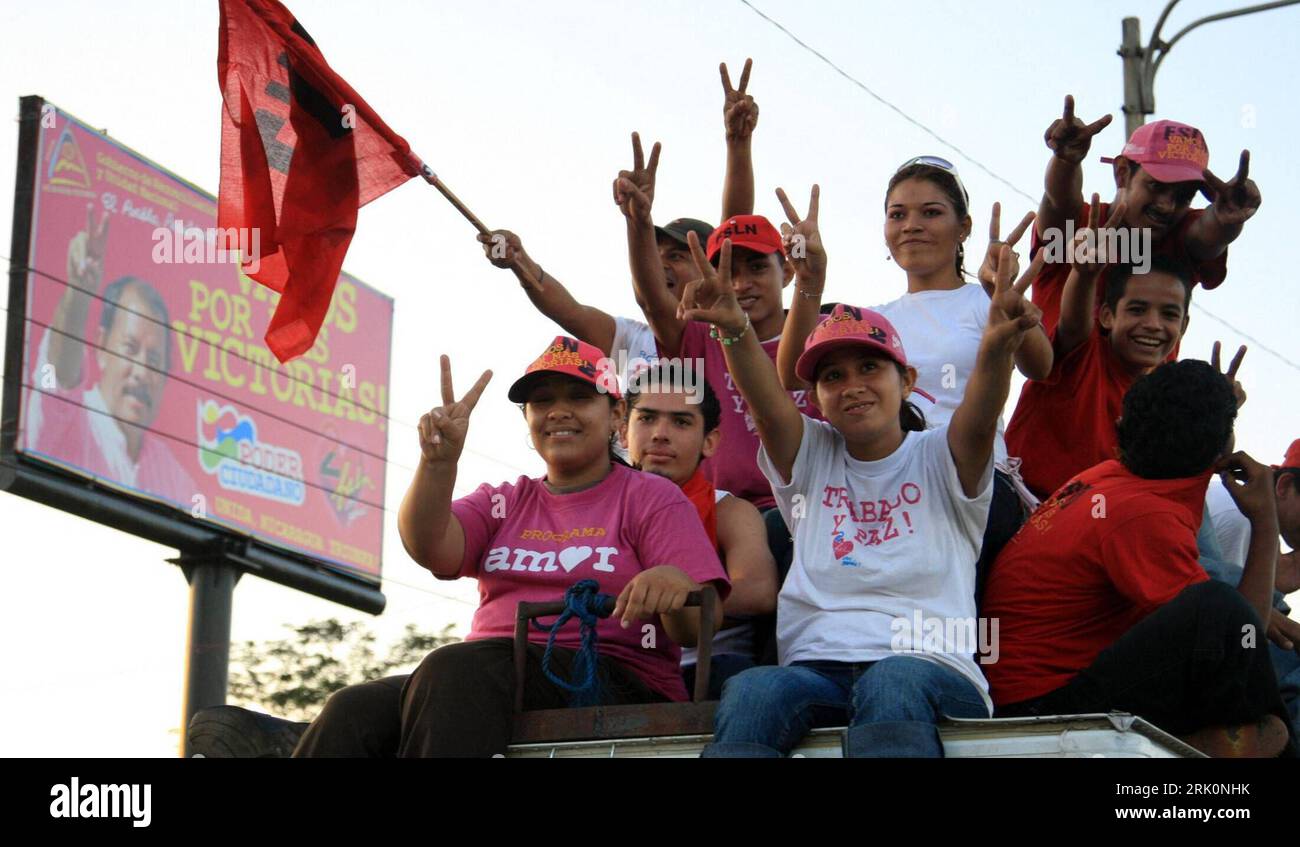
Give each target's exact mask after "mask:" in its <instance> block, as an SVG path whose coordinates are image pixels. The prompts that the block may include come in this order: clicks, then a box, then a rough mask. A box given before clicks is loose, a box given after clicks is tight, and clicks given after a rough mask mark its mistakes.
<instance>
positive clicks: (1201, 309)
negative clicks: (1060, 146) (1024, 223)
mask: <svg viewBox="0 0 1300 847" xmlns="http://www.w3.org/2000/svg"><path fill="white" fill-rule="evenodd" d="M740 3H742V4H743V5H744V6H746V7H747V8H748V9H749V10H750V11H751V12H753V13H754V14H756V15H758V16H759V17H760V18H762V19H763V20H765V21H767V22H768V23H770V24H771V25H772V26H774V27H776V28H777V29H779V30H780V31H781V32H782V33H784V34H785V35H786V37H788V38H789V39H790V40H791V41H793V42H794V43H795V44H798V45H799V46H800V47H802V48H803V49H804V50H807V51H808V52H809V53H811V54H812V55H814V56H816V57H817V58H818V59H820V60H821V61H822V62H824V63H825V64H826V65H828V66H829V67H830V68H831V69H832V70H833V71H835V72H836V73H837V74H839V75H840V76H842V77H844V78H845V79H846V80H848V81H849V82H851V83H852V84H853V85H855V86H857V87H858V88H860V89H862V90H863V91H865V92H866V93H867V94H868V95H870V96H871V97H872V98H873V99H875V100H876V101H878V102H879V103H880V104H881V105H883V106H885V107H886V108H888V109H889V110H890V111H892V112H894V113H896V114H897V115H898V116H899V117H901V118H902V119H903V120H905V121H907V122H908V123H910V124H912V125H913V126H915V127H916V128H917V129H920V130H921V131H922V132H924V133H926V134H927V135H929V136H930V137H931V138H933V139H934V140H936V141H938V142H939V143H940V144H942V145H943V146H945V147H947V148H948V149H949V150H952V151H953V152H954V153H956V154H957V155H958V156H961V157H962V158H963V159H965V160H966V161H968V162H970V163H971V164H972V165H974V166H975V167H977V168H979V169H980V170H981V171H983V172H984V173H986V174H988V175H989V176H990V177H992V178H993V179H995V180H997V181H998V182H1000V183H1002V184H1003V185H1005V186H1006V187H1008V188H1010V189H1011V190H1012V191H1014V192H1015V193H1017V194H1019V195H1020V196H1021V197H1024V198H1025V199H1026V200H1028V201H1029V202H1030V203H1037V202H1038V198H1036V197H1033V196H1031V195H1030V194H1029V193H1028V192H1026V191H1023V190H1021V188H1020V187H1019V186H1017V185H1015V184H1014V183H1012V182H1011V181H1010V180H1008V179H1006V178H1005V177H1003V176H1001V175H1000V174H998V173H995V172H994V171H993V170H992V169H991V168H989V167H988V166H986V165H985V164H984V163H983V162H981V161H979V160H978V159H976V158H974V157H973V156H971V155H970V154H969V153H967V152H966V151H965V150H962V149H961V148H960V147H958V146H957V145H956V144H954V143H953V142H951V141H949V140H948V139H946V138H944V137H943V136H942V135H940V134H939V133H937V132H935V131H934V130H932V129H930V127H928V126H926V125H925V124H924V123H922V122H921V121H919V120H917V119H916V118H914V117H912V116H911V115H909V114H908V113H907V112H904V111H903V110H902V109H901V108H899V107H898V106H896V105H894V104H893V103H891V102H890V101H889V100H886V99H885V98H884V97H882V96H881V95H879V94H877V93H876V92H874V91H872V90H871V89H870V88H869V87H867V85H866V84H865V83H863V82H862V81H861V80H859V79H858V78H857V77H855V76H853V75H852V74H850V73H849V72H848V71H846V70H844V69H843V68H841V67H840V66H839V65H837V64H835V63H834V62H832V61H831V60H830V59H828V58H827V57H826V56H825V55H824V54H823V53H822V52H821V51H819V50H817V49H816V48H814V47H813V46H812V45H810V44H808V43H807V42H805V41H803V40H802V39H801V38H799V37H798V36H797V35H795V34H794V33H793V32H791V31H790V30H788V29H786V28H785V27H784V26H783V25H782V24H781V23H780V22H779V21H777V20H774V19H773V18H771V17H769V16H768V15H766V14H764V13H763V11H762V10H760V9H758V8H757V7H755V6H754V4H753V3H751V2H749V0H740ZM1192 307H1193V308H1194V309H1196V310H1197V311H1198V312H1202V313H1203V314H1205V315H1206V316H1208V317H1210V318H1212V319H1213V320H1215V321H1217V322H1219V323H1221V324H1223V325H1224V326H1226V327H1227V328H1228V329H1230V330H1232V331H1233V332H1235V333H1236V334H1237V335H1239V336H1241V337H1242V338H1244V339H1245V340H1247V341H1249V342H1250V343H1251V344H1252V345H1254V346H1255V347H1257V348H1259V349H1260V350H1263V351H1264V352H1265V353H1268V354H1269V355H1270V356H1273V357H1274V358H1275V359H1277V360H1279V361H1280V362H1282V363H1283V364H1285V365H1289V366H1291V367H1292V368H1294V369H1295V370H1297V371H1300V365H1298V364H1296V363H1295V362H1293V361H1291V360H1290V359H1288V358H1287V357H1286V356H1284V355H1282V354H1281V353H1279V352H1278V351H1276V350H1274V349H1273V348H1271V347H1269V346H1268V345H1267V344H1265V343H1264V342H1262V341H1260V340H1259V339H1257V338H1255V337H1254V336H1253V335H1251V334H1250V333H1248V332H1245V331H1243V330H1241V329H1238V328H1237V327H1235V326H1233V325H1232V324H1231V323H1229V322H1228V321H1226V320H1224V319H1223V318H1221V317H1219V316H1218V315H1216V314H1214V313H1213V312H1211V311H1210V310H1209V309H1207V308H1205V307H1204V306H1202V305H1201V304H1200V303H1197V302H1195V301H1193V303H1192Z"/></svg>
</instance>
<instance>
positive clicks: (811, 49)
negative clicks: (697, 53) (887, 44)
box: [740, 0, 1038, 203]
mask: <svg viewBox="0 0 1300 847" xmlns="http://www.w3.org/2000/svg"><path fill="white" fill-rule="evenodd" d="M740 2H741V3H743V4H744V5H745V6H747V7H749V10H750V11H751V12H753V13H754V14H756V15H758V16H759V17H760V18H762V19H763V20H765V21H767V22H768V23H770V24H771V25H772V26H774V27H776V28H777V29H779V30H781V32H783V33H785V35H786V36H787V37H788V38H789V39H790V40H791V41H793V42H794V43H795V44H798V45H799V46H800V47H802V48H803V49H805V50H807V51H808V52H809V53H811V54H813V55H814V56H816V57H817V58H818V59H821V60H822V61H823V62H825V63H826V64H827V65H828V66H830V68H831V70H833V71H835V72H836V73H837V74H839V75H840V76H842V77H844V78H845V79H847V80H848V81H849V82H851V83H853V84H854V85H856V86H857V87H858V88H860V89H862V90H863V91H865V92H866V93H867V94H868V95H870V96H871V97H872V98H873V99H875V100H876V101H877V102H879V103H880V104H881V105H882V106H885V107H886V108H888V109H890V110H891V111H893V112H895V113H896V114H897V115H898V116H899V117H900V118H902V119H903V120H905V121H907V122H908V123H910V124H911V125H912V126H914V127H916V128H917V129H919V130H921V131H922V132H924V133H925V134H927V135H929V136H930V137H931V138H933V139H934V140H935V141H938V142H939V143H940V144H942V145H943V146H945V147H947V148H948V149H950V150H952V151H953V152H954V153H956V154H957V155H958V156H961V157H962V158H963V159H965V160H966V161H968V162H970V163H971V164H972V165H974V166H975V167H977V168H979V169H980V170H982V171H983V172H984V173H986V174H988V175H989V176H990V177H992V178H993V179H995V180H997V181H998V182H1000V183H1002V184H1003V185H1005V186H1006V187H1007V188H1010V189H1011V190H1012V191H1014V192H1016V193H1017V194H1019V195H1020V196H1021V197H1024V198H1025V199H1026V200H1028V201H1029V202H1030V203H1037V202H1038V198H1036V197H1032V196H1030V195H1029V194H1028V193H1026V192H1024V191H1022V190H1020V188H1019V187H1017V186H1016V185H1015V184H1013V183H1012V182H1010V181H1008V180H1006V179H1004V178H1003V177H1002V176H1000V175H998V174H996V173H994V172H993V171H992V170H991V169H989V168H988V167H986V166H985V165H984V163H983V162H980V161H979V160H977V159H975V158H974V157H973V156H971V155H970V154H969V153H967V152H966V151H965V150H962V149H961V148H960V147H958V146H957V145H956V144H953V143H952V142H951V141H949V140H948V139H946V138H944V137H943V136H942V135H940V134H939V133H937V132H935V131H934V130H932V129H930V128H929V127H928V126H926V125H925V124H923V123H921V122H920V121H918V120H917V119H916V118H914V117H912V116H911V115H909V114H908V113H907V112H904V111H903V110H902V109H900V108H899V107H897V106H895V105H894V104H893V103H891V102H889V101H888V100H886V99H885V98H884V97H881V96H880V95H879V94H877V93H876V92H874V91H872V90H871V89H870V88H868V87H867V85H866V84H865V83H863V82H862V81H860V80H859V79H857V77H855V76H853V75H852V74H850V73H849V72H848V71H846V70H844V69H843V68H841V67H840V66H839V65H837V64H835V63H834V62H832V61H831V60H830V59H828V58H826V56H825V55H823V54H822V53H821V51H819V50H817V49H816V48H814V47H813V46H811V45H810V44H807V43H806V42H804V41H803V40H802V39H800V38H799V36H797V35H795V34H794V33H793V32H791V31H790V30H788V29H786V28H785V27H784V26H782V25H781V24H780V22H778V21H776V20H773V19H772V18H770V17H768V16H767V15H765V14H764V13H763V12H762V11H761V10H759V9H758V8H756V7H755V6H754V4H753V3H750V2H749V0H740Z"/></svg>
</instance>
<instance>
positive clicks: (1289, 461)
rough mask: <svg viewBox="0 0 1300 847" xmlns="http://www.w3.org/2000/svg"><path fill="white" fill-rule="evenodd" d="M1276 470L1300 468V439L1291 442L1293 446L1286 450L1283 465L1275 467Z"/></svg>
mask: <svg viewBox="0 0 1300 847" xmlns="http://www.w3.org/2000/svg"><path fill="white" fill-rule="evenodd" d="M1273 467H1274V468H1300V438H1297V439H1296V440H1295V441H1292V442H1291V446H1290V447H1288V448H1286V455H1285V456H1283V457H1282V464H1280V465H1274V466H1273Z"/></svg>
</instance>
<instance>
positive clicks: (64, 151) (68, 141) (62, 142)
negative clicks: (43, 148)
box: [45, 126, 90, 189]
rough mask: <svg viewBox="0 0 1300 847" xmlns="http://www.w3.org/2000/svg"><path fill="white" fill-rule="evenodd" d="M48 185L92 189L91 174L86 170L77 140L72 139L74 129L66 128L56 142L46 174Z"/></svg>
mask: <svg viewBox="0 0 1300 847" xmlns="http://www.w3.org/2000/svg"><path fill="white" fill-rule="evenodd" d="M45 182H46V184H47V185H63V186H67V187H68V188H83V189H89V188H90V172H89V171H87V170H86V160H85V159H84V158H83V157H82V155H81V148H80V147H78V146H77V139H75V138H73V137H72V128H71V127H70V126H65V127H64V128H63V132H61V133H59V140H58V141H56V142H54V152H53V153H52V154H51V155H50V165H49V168H48V169H47V170H46V172H45Z"/></svg>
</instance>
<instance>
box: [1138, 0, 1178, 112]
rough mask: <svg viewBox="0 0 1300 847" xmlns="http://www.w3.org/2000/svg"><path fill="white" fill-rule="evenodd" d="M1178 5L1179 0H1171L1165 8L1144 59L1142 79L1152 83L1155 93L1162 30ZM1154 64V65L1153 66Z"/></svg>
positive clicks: (1162, 56)
mask: <svg viewBox="0 0 1300 847" xmlns="http://www.w3.org/2000/svg"><path fill="white" fill-rule="evenodd" d="M1178 3H1179V0H1169V4H1168V5H1167V6H1165V8H1164V11H1162V12H1161V13H1160V18H1159V19H1158V20H1157V21H1156V28H1155V29H1153V30H1151V44H1150V46H1149V47H1147V50H1146V54H1145V55H1144V56H1143V57H1142V64H1143V66H1144V67H1143V69H1142V71H1143V72H1142V78H1143V79H1145V80H1147V81H1148V82H1149V83H1151V88H1152V91H1153V92H1154V90H1155V85H1154V83H1155V76H1156V72H1155V69H1156V68H1157V67H1159V66H1160V63H1159V62H1156V61H1155V55H1156V51H1157V50H1158V49H1159V48H1160V46H1161V43H1160V30H1162V29H1164V26H1165V21H1167V20H1169V14H1170V13H1171V12H1173V10H1174V7H1175V6H1177V5H1178ZM1166 49H1167V48H1166ZM1161 58H1162V59H1163V58H1164V55H1163V54H1162V55H1161ZM1153 62H1154V64H1152V63H1153ZM1153 97H1154V94H1153Z"/></svg>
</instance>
